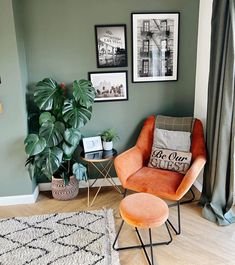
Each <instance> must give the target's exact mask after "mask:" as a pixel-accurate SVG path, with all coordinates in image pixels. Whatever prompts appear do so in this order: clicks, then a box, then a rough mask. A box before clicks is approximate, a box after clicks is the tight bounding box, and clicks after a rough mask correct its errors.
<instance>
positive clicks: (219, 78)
mask: <svg viewBox="0 0 235 265" xmlns="http://www.w3.org/2000/svg"><path fill="white" fill-rule="evenodd" d="M234 8H235V0H222V1H221V0H214V1H213V11H212V21H211V27H212V28H211V59H210V75H209V86H208V107H207V135H206V142H207V152H208V153H207V155H208V157H207V158H208V159H207V164H206V167H205V171H204V181H203V190H202V196H201V203H202V204H203V206H204V207H203V210H202V215H203V217H205V218H206V219H208V220H210V221H212V222H216V223H218V224H219V225H228V224H230V223H233V222H235V215H234V214H233V212H232V206H233V189H234V148H235V146H234V132H235V117H234V116H235V110H234V109H235V106H234V105H235V100H234V96H235V93H234V89H235V86H234V73H235V72H234V70H235V67H234V58H235V57H234V50H235V45H234V43H235V42H234V39H235V34H234V29H235V25H234V23H235V13H234V12H235V9H234Z"/></svg>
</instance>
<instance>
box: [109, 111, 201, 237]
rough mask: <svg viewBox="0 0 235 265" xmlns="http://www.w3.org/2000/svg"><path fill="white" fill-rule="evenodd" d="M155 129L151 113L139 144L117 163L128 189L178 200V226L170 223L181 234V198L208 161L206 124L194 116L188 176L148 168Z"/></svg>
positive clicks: (119, 173) (138, 141)
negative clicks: (203, 124)
mask: <svg viewBox="0 0 235 265" xmlns="http://www.w3.org/2000/svg"><path fill="white" fill-rule="evenodd" d="M154 128H155V116H150V117H148V118H147V120H146V121H145V123H144V126H143V128H142V130H141V133H140V135H139V137H138V139H137V142H136V145H135V146H134V147H132V148H131V149H129V150H127V151H125V152H124V153H122V154H120V155H118V156H117V157H116V159H115V161H114V165H115V169H116V172H117V175H118V177H119V179H120V181H121V183H122V186H123V187H124V189H125V190H132V191H136V192H147V193H151V194H153V195H156V196H158V197H160V198H162V199H167V200H171V201H176V203H175V204H173V206H177V207H178V229H176V228H175V227H174V226H173V225H172V223H171V222H170V221H169V220H168V222H169V224H170V225H171V227H172V228H173V230H174V231H175V233H176V234H180V232H181V225H180V200H181V199H182V197H183V196H184V195H185V194H186V193H187V192H188V191H189V190H191V187H192V185H193V183H194V181H195V180H196V178H197V177H198V175H199V173H200V172H201V170H202V169H203V167H204V165H205V163H206V148H205V141H204V135H203V127H202V123H201V121H200V120H198V119H195V122H194V126H193V130H192V137H191V152H192V163H191V166H190V168H189V170H188V171H187V173H186V174H185V175H183V174H181V173H178V172H174V171H168V170H164V169H155V168H150V167H147V165H148V161H149V158H150V154H151V149H152V144H153V135H154ZM191 192H192V190H191ZM192 194H193V192H192ZM193 198H194V194H193ZM190 201H192V200H190ZM181 203H182V202H181ZM169 206H172V205H169Z"/></svg>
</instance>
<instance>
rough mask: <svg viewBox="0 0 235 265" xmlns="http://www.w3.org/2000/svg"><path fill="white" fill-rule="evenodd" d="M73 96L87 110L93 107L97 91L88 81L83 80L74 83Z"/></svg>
mask: <svg viewBox="0 0 235 265" xmlns="http://www.w3.org/2000/svg"><path fill="white" fill-rule="evenodd" d="M73 96H74V98H75V100H76V101H79V103H80V105H81V106H83V107H86V108H89V107H91V106H92V104H93V102H94V98H95V89H94V88H93V87H92V83H91V82H90V81H88V80H84V79H81V80H79V81H77V80H75V81H74V82H73Z"/></svg>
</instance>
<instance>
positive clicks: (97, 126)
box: [22, 0, 199, 151]
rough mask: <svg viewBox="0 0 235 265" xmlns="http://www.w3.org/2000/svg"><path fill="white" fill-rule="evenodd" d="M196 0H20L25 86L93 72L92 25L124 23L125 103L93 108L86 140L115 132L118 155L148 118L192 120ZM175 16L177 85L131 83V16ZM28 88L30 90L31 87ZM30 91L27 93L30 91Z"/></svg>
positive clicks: (68, 79) (69, 79)
mask: <svg viewBox="0 0 235 265" xmlns="http://www.w3.org/2000/svg"><path fill="white" fill-rule="evenodd" d="M198 9H199V1H198V0H190V1H189V0H158V1H156V0H145V1H143V0H118V1H117V0H99V1H94V0H86V1H84V0H68V1H64V0H40V1H38V0H23V1H22V10H23V11H22V12H23V16H22V17H23V18H24V21H23V25H24V29H25V43H26V56H27V64H28V73H29V84H30V85H32V84H34V83H35V82H37V81H39V80H41V79H42V78H44V77H47V76H51V77H53V78H55V79H56V80H58V82H63V81H64V82H67V83H70V82H71V81H73V80H74V79H80V78H84V77H85V78H87V72H88V71H97V70H98V71H105V70H107V69H101V68H100V69H97V68H96V50H95V34H94V25H96V24H118V23H124V24H127V45H128V64H129V66H128V67H126V68H125V67H124V68H111V69H108V70H122V69H123V70H126V69H127V70H128V73H129V82H128V83H129V100H128V101H123V102H106V103H100V102H99V103H95V105H94V111H93V116H92V120H91V121H90V123H89V124H88V126H86V127H85V130H84V133H85V134H86V135H90V136H92V135H95V134H97V133H99V132H101V131H102V130H103V129H105V128H109V127H114V128H116V129H117V131H118V133H119V135H120V141H119V142H118V143H116V145H115V146H116V148H117V149H118V150H119V151H122V150H124V149H126V148H127V147H129V146H131V145H133V144H134V142H135V140H136V137H137V134H138V133H139V129H140V125H141V123H142V122H143V120H144V118H145V117H147V116H148V115H150V114H157V113H162V114H167V115H192V114H193V105H194V83H195V65H196V48H197V46H196V43H197V23H198ZM142 11H143V12H146V11H151V12H152V11H156V12H157V11H166V12H167V11H179V12H180V39H179V73H178V75H179V80H178V81H176V82H154V83H141V84H137V83H132V82H131V52H132V49H131V12H142ZM30 88H31V87H30ZM31 89H32V88H31Z"/></svg>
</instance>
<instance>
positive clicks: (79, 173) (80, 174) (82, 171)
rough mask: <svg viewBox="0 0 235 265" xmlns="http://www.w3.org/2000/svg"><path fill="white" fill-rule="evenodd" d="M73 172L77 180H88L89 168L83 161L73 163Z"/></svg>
mask: <svg viewBox="0 0 235 265" xmlns="http://www.w3.org/2000/svg"><path fill="white" fill-rule="evenodd" d="M73 174H74V176H75V177H76V179H77V180H86V181H87V168H86V167H85V166H84V165H83V164H81V163H75V164H73Z"/></svg>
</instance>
